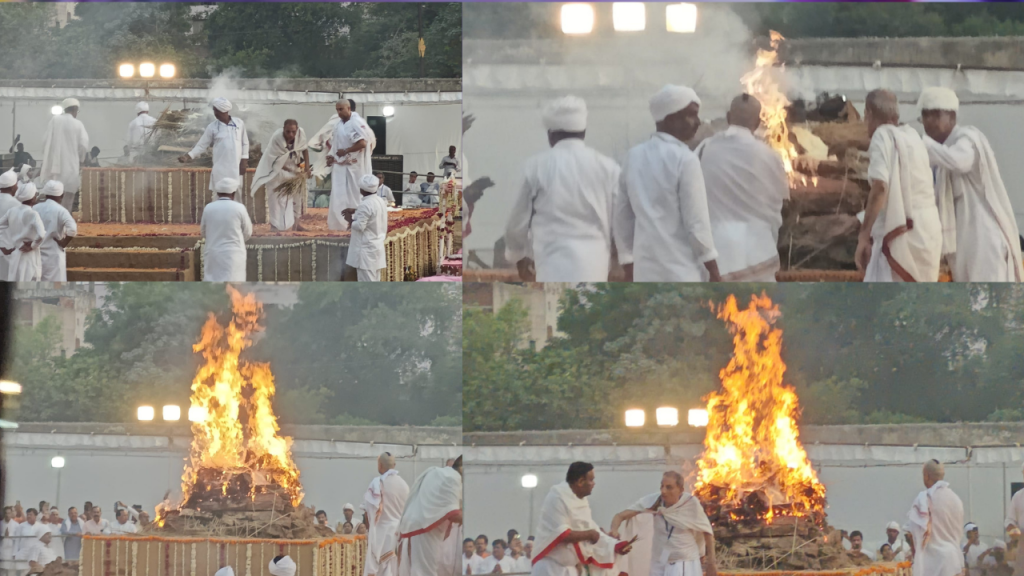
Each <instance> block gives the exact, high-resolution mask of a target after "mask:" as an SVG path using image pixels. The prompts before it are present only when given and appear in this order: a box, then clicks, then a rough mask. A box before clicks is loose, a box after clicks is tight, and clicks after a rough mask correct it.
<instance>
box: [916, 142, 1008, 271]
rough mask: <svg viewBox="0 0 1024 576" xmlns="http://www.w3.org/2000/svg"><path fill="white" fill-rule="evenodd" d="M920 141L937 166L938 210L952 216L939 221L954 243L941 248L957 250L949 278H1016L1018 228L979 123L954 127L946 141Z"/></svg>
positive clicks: (947, 239)
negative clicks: (951, 220) (945, 220)
mask: <svg viewBox="0 0 1024 576" xmlns="http://www.w3.org/2000/svg"><path fill="white" fill-rule="evenodd" d="M924 144H925V147H926V148H927V150H928V159H929V161H930V162H931V164H932V166H934V167H935V169H936V170H935V193H936V196H937V199H938V203H939V207H940V209H939V214H940V216H944V217H945V218H946V219H947V220H948V219H949V217H950V216H953V220H954V222H943V223H942V227H943V231H944V232H945V238H944V240H946V243H947V244H952V246H945V245H944V246H943V253H945V254H950V253H955V256H954V257H953V258H950V259H949V260H950V264H951V265H950V268H951V271H952V273H953V281H954V282H1020V281H1021V280H1022V279H1024V278H1022V270H1021V267H1022V265H1024V263H1022V262H1021V253H1020V233H1019V232H1018V230H1017V221H1016V219H1015V217H1014V213H1013V206H1011V204H1010V198H1009V196H1008V195H1007V192H1006V187H1005V186H1004V185H1003V179H1002V177H1001V176H1000V175H999V166H998V165H997V164H996V158H995V153H994V152H993V151H992V147H991V146H990V145H989V142H988V139H987V138H985V135H984V134H982V133H981V131H980V130H978V129H977V128H974V127H971V126H956V127H954V128H953V132H952V133H950V135H949V138H947V139H946V142H945V143H944V144H939V143H938V142H936V141H935V140H932V139H931V138H929V137H927V136H925V137H924ZM950 204H951V205H952V206H950ZM944 208H945V209H944ZM948 208H952V211H950V210H949V209H948ZM950 212H952V214H950ZM950 228H952V229H953V230H954V233H953V235H951V234H950V232H949V230H950Z"/></svg>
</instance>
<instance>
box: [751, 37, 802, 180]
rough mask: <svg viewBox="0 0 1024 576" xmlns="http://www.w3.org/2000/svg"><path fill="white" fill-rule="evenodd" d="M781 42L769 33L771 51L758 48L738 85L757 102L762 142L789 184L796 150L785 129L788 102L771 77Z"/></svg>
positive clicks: (772, 76)
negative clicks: (776, 155) (775, 154)
mask: <svg viewBox="0 0 1024 576" xmlns="http://www.w3.org/2000/svg"><path fill="white" fill-rule="evenodd" d="M783 40H785V38H783V37H782V34H779V33H778V32H776V31H774V30H772V31H771V50H761V49H758V51H757V62H756V64H755V65H754V69H753V70H751V71H750V72H748V73H746V74H745V75H744V76H743V77H742V78H740V82H741V83H742V84H743V86H744V87H745V89H746V92H747V94H750V95H751V96H754V97H755V98H757V99H758V100H759V101H760V102H761V122H762V124H763V125H764V130H765V132H764V138H765V141H766V142H768V145H769V146H771V147H772V149H773V150H775V151H776V152H778V153H779V156H781V157H782V164H783V166H785V168H786V174H789V175H790V179H791V181H792V176H793V161H794V160H796V157H797V151H796V147H795V146H794V145H793V143H792V142H790V141H789V128H788V127H787V126H786V107H787V106H789V104H790V102H789V99H788V98H786V95H785V94H783V93H782V91H781V90H779V82H778V80H777V79H776V77H775V75H776V73H777V71H776V69H775V64H776V62H777V61H778V49H779V43H780V42H781V41H783Z"/></svg>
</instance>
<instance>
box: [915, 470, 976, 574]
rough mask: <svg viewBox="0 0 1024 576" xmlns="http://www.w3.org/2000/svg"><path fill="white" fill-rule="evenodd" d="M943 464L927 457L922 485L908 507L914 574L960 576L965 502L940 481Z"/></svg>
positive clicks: (947, 484)
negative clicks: (921, 488) (922, 488)
mask: <svg viewBox="0 0 1024 576" xmlns="http://www.w3.org/2000/svg"><path fill="white" fill-rule="evenodd" d="M945 475H946V470H945V467H944V466H943V465H942V463H941V462H939V461H938V460H929V461H928V462H927V463H925V465H924V468H923V469H922V476H923V477H924V486H925V490H923V491H922V492H921V493H920V494H918V495H917V498H916V499H914V505H913V506H912V507H911V508H910V513H909V517H910V522H909V528H910V535H911V538H913V546H914V569H913V571H914V576H961V575H962V574H963V573H964V553H963V550H961V549H960V538H961V530H962V529H963V525H964V504H963V502H961V501H960V497H959V496H957V495H956V494H955V493H954V492H953V489H952V488H950V487H949V483H948V482H946V481H945V480H943V478H944V477H945Z"/></svg>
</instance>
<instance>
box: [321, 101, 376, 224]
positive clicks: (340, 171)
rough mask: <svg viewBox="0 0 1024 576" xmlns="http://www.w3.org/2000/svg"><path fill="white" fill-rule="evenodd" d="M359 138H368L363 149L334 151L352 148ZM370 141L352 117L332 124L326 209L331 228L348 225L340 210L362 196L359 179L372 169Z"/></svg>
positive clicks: (355, 205) (353, 206) (348, 206)
mask: <svg viewBox="0 0 1024 576" xmlns="http://www.w3.org/2000/svg"><path fill="white" fill-rule="evenodd" d="M360 140H363V141H366V142H367V146H366V147H365V148H363V149H362V150H359V151H356V152H353V153H352V154H347V155H345V156H344V157H339V156H338V155H337V151H338V150H345V149H347V148H351V147H352V146H353V145H354V144H355V143H356V142H359V141H360ZM369 142H370V139H369V138H368V137H367V135H366V134H365V132H364V130H363V129H361V128H360V124H359V121H358V120H357V119H355V118H354V117H353V118H350V119H349V120H348V121H347V122H338V124H337V125H336V126H335V127H334V132H333V133H332V134H331V154H334V160H335V163H334V166H332V167H331V205H330V207H329V209H328V211H327V228H328V229H330V230H348V229H349V224H348V222H347V221H345V218H344V217H342V215H341V213H342V212H343V211H344V210H345V209H347V208H356V207H357V206H359V202H360V198H361V196H362V195H361V194H360V193H359V180H361V179H362V177H363V176H365V175H366V174H369V173H370V172H371V171H372V170H373V166H372V165H371V163H370V156H371V154H372V150H371V148H370V146H369Z"/></svg>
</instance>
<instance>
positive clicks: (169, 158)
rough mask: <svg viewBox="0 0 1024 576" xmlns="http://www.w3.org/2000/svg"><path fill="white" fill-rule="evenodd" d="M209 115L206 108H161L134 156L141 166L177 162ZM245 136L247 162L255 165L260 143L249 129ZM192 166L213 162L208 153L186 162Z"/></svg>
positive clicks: (190, 147)
mask: <svg viewBox="0 0 1024 576" xmlns="http://www.w3.org/2000/svg"><path fill="white" fill-rule="evenodd" d="M210 120H211V118H210V115H209V113H208V112H207V110H206V109H202V110H200V109H192V108H184V109H181V110H171V109H170V108H168V109H166V110H164V111H163V112H161V113H160V116H159V117H157V120H156V124H154V125H153V131H152V132H151V134H150V135H149V138H148V139H147V140H146V146H145V152H144V153H143V154H141V155H140V156H138V157H137V159H136V163H137V164H139V165H143V166H161V167H175V166H180V165H181V164H180V163H179V162H178V157H179V156H181V155H182V154H184V153H186V152H188V151H189V150H191V149H192V147H193V146H195V145H196V143H197V142H199V139H200V138H202V136H203V131H205V130H206V125H207V124H209V122H210ZM247 133H248V136H249V165H250V166H252V167H255V166H256V165H257V164H259V162H260V157H261V156H262V155H263V153H262V151H261V144H260V142H259V141H258V140H257V139H256V138H255V136H254V134H253V133H252V131H251V130H247ZM189 166H190V167H192V168H196V167H199V168H209V167H211V166H213V156H211V155H210V154H209V153H207V154H204V155H202V156H200V157H199V158H196V159H195V160H194V161H192V162H191V163H190V164H189Z"/></svg>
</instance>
